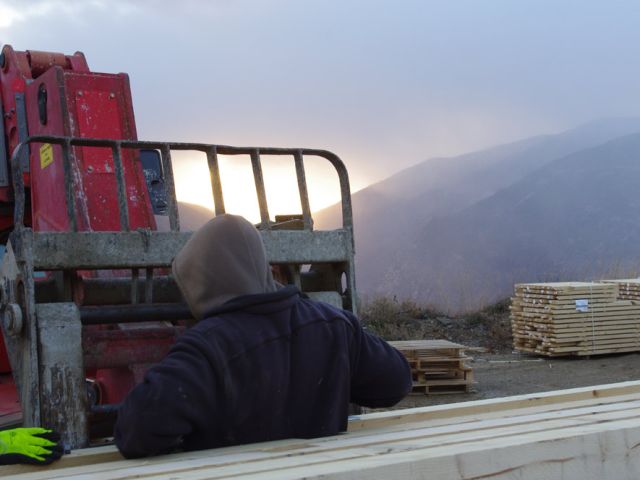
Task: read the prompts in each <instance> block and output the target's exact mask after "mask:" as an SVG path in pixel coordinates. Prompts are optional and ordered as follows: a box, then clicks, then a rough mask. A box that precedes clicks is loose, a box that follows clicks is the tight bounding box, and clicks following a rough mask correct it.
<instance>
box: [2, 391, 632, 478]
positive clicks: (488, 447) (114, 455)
mask: <svg viewBox="0 0 640 480" xmlns="http://www.w3.org/2000/svg"><path fill="white" fill-rule="evenodd" d="M638 445H640V382H626V383H621V384H614V385H605V386H600V387H587V388H578V389H572V390H564V391H556V392H547V393H541V394H533V395H522V396H517V397H506V398H500V399H492V400H480V401H475V402H464V403H458V404H449V405H438V406H431V407H423V408H416V409H410V410H395V411H391V412H382V413H373V414H369V415H363V416H361V417H358V418H354V419H352V420H351V421H350V423H349V432H348V433H346V434H343V435H337V436H334V437H324V438H318V439H309V440H298V439H292V440H282V441H277V442H270V443H261V444H254V445H245V446H238V447H230V448H222V449H217V450H206V451H199V452H187V453H178V454H172V455H166V456H161V457H153V458H143V459H138V460H124V459H123V458H122V457H121V456H120V455H119V454H118V452H117V451H116V450H115V448H114V447H99V448H95V449H87V450H79V451H76V452H72V453H71V454H70V455H66V456H64V457H63V458H62V459H61V460H60V461H58V462H57V463H54V464H53V465H51V466H49V467H31V466H18V465H16V466H5V467H0V476H2V477H4V476H7V477H8V476H10V475H14V476H13V477H11V478H13V479H14V480H45V479H60V478H66V479H71V480H73V479H75V480H80V479H98V480H107V479H112V480H116V479H125V478H127V479H131V478H144V479H147V480H153V479H166V478H172V479H192V480H196V479H220V478H234V479H238V480H242V479H249V478H251V479H256V480H276V479H277V480H295V479H324V480H338V479H341V480H346V479H350V480H358V479H367V480H376V479H380V480H382V479H384V480H387V479H394V480H413V479H416V480H417V479H425V478H428V479H430V480H441V479H447V480H462V479H465V480H469V479H483V480H507V479H515V478H518V479H527V480H543V479H544V480H547V479H554V480H601V479H605V478H606V479H615V480H632V479H634V480H635V479H638V478H640V448H637V447H638Z"/></svg>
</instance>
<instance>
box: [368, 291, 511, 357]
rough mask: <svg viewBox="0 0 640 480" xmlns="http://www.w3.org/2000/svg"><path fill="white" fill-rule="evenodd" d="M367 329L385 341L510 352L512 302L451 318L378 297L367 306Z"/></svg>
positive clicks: (507, 300)
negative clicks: (451, 344)
mask: <svg viewBox="0 0 640 480" xmlns="http://www.w3.org/2000/svg"><path fill="white" fill-rule="evenodd" d="M359 313H360V318H361V320H362V322H363V324H364V325H365V327H366V328H367V329H368V330H369V331H371V332H373V333H375V334H376V335H379V336H381V337H382V338H384V339H385V340H415V339H446V340H450V341H452V342H456V343H461V344H463V345H466V346H472V347H483V348H486V349H487V350H488V351H490V352H496V353H500V352H510V351H511V345H512V336H511V324H510V321H509V299H505V300H502V301H500V302H498V303H495V304H493V305H490V306H487V307H485V308H483V309H481V310H478V311H475V312H469V313H465V314H461V315H456V316H450V315H447V314H445V313H443V312H440V311H438V310H437V309H434V308H431V307H428V306H420V305H417V304H416V303H414V302H412V301H407V300H405V301H397V300H395V299H393V298H389V297H377V298H374V299H371V300H369V301H365V302H363V304H362V305H361V306H360V311H359Z"/></svg>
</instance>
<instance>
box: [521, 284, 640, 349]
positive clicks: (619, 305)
mask: <svg viewBox="0 0 640 480" xmlns="http://www.w3.org/2000/svg"><path fill="white" fill-rule="evenodd" d="M511 327H512V331H513V341H514V347H515V349H516V350H519V351H521V352H528V353H536V354H540V355H546V356H562V355H597V354H606V353H618V352H631V351H637V350H640V303H639V302H635V301H633V300H619V299H618V284H616V283H587V282H562V283H528V284H518V285H516V286H515V295H514V297H513V298H512V299H511Z"/></svg>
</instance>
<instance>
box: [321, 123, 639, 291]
mask: <svg viewBox="0 0 640 480" xmlns="http://www.w3.org/2000/svg"><path fill="white" fill-rule="evenodd" d="M638 131H640V119H639V118H625V119H605V120H600V121H596V122H592V123H589V124H587V125H584V126H581V127H578V128H575V129H573V130H569V131H567V132H564V133H561V134H557V135H544V136H538V137H532V138H529V139H525V140H522V141H519V142H514V143H511V144H507V145H501V146H498V147H494V148H490V149H486V150H483V151H480V152H473V153H469V154H466V155H461V156H458V157H452V158H437V159H431V160H427V161H425V162H422V163H420V164H418V165H416V166H414V167H411V168H409V169H407V170H404V171H402V172H400V173H398V174H396V175H394V176H392V177H390V178H388V179H386V180H384V181H382V182H380V183H377V184H375V185H372V186H370V187H367V188H365V189H363V190H361V191H360V192H357V193H356V194H354V195H353V207H354V222H355V238H356V263H357V270H356V273H357V276H358V277H357V282H358V289H359V291H360V292H361V293H372V292H390V293H398V294H399V293H401V291H400V290H402V291H406V290H405V289H398V285H399V283H407V284H411V283H412V282H413V281H414V278H413V277H412V276H411V275H409V274H408V273H406V272H399V273H398V275H400V276H401V277H402V279H401V280H399V281H397V280H396V279H395V278H394V275H395V274H390V272H391V271H393V270H394V268H395V266H397V265H399V264H400V263H401V262H402V263H404V262H406V261H408V262H409V263H412V262H415V264H416V265H420V266H421V268H423V267H424V268H426V266H424V265H423V262H422V261H421V260H420V258H419V257H420V255H419V256H418V258H409V257H408V252H409V251H411V252H413V254H415V255H418V253H417V252H416V250H415V248H413V247H414V245H416V243H417V242H418V239H419V238H421V235H422V233H423V232H424V229H425V226H426V225H427V224H429V222H431V221H432V220H433V219H435V218H446V217H448V216H450V215H454V214H456V213H457V212H460V211H462V210H464V209H466V208H468V207H471V206H472V205H474V204H476V203H477V202H480V201H482V200H483V199H486V198H489V197H491V196H492V195H494V194H495V193H496V192H498V191H500V190H501V189H503V188H507V187H509V186H510V185H513V184H514V183H515V182H518V181H519V180H521V179H522V178H524V177H526V176H527V175H528V174H530V173H531V172H534V171H535V170H537V169H539V168H541V167H543V166H544V165H546V164H549V163H550V162H553V161H554V160H557V159H559V158H562V157H564V156H566V155H569V154H572V153H575V152H578V151H580V150H584V149H587V148H591V147H595V146H597V145H600V144H602V143H604V142H606V141H608V140H611V139H613V138H615V137H619V136H623V135H627V134H630V133H634V132H638ZM315 220H316V227H317V228H332V227H334V226H336V225H338V224H339V223H340V213H339V209H338V208H337V206H332V207H330V208H328V209H325V210H323V211H321V212H318V213H317V214H316V216H315ZM435 281H436V280H435V279H434V282H435ZM438 281H439V280H438ZM429 292H430V290H428V291H424V292H423V293H422V294H420V295H416V298H422V299H432V298H433V295H431V294H430V293H429ZM452 303H458V302H452Z"/></svg>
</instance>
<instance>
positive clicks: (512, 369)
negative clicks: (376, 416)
mask: <svg viewBox="0 0 640 480" xmlns="http://www.w3.org/2000/svg"><path fill="white" fill-rule="evenodd" d="M469 356H470V357H472V358H473V360H469V361H468V362H467V363H468V365H469V366H471V367H472V368H473V373H474V378H475V381H476V382H477V383H476V384H475V385H474V390H475V391H474V392H472V393H463V394H443V395H415V394H412V395H410V396H409V397H407V398H406V399H405V400H403V401H402V402H401V403H400V404H399V405H398V408H411V407H422V406H427V405H437V404H442V403H454V402H467V401H471V400H481V399H484V398H496V397H505V396H510V395H520V394H525V393H537V392H545V391H549V390H560V389H565V388H573V387H586V386H590V385H602V384H606V383H615V382H624V381H628V380H640V353H632V354H620V355H605V356H593V357H591V358H583V357H579V358H553V359H551V358H541V357H535V356H530V355H522V354H517V353H511V354H491V353H474V352H470V353H469Z"/></svg>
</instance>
